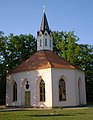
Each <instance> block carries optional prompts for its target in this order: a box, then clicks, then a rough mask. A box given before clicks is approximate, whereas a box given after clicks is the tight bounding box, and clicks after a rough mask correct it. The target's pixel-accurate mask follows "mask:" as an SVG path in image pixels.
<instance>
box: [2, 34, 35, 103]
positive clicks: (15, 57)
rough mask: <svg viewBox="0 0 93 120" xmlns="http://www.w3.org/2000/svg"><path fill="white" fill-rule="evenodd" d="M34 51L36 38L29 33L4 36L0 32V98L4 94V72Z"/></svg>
mask: <svg viewBox="0 0 93 120" xmlns="http://www.w3.org/2000/svg"><path fill="white" fill-rule="evenodd" d="M35 52H36V39H35V37H33V36H32V35H31V34H29V35H23V34H21V35H19V36H18V35H16V36H14V35H13V34H10V35H9V36H8V37H6V36H4V33H3V32H0V85H1V86H2V87H3V89H0V98H1V97H2V98H4V96H5V78H6V74H7V73H8V72H9V71H11V70H12V69H13V68H15V67H16V66H17V65H18V64H20V63H21V62H23V61H24V60H26V59H27V58H28V57H30V56H31V55H32V54H33V53H35ZM1 86H0V88H1ZM3 91H4V94H2V92H3ZM2 95H3V96H2ZM0 100H1V99H0ZM4 102H5V101H4V100H3V103H4Z"/></svg>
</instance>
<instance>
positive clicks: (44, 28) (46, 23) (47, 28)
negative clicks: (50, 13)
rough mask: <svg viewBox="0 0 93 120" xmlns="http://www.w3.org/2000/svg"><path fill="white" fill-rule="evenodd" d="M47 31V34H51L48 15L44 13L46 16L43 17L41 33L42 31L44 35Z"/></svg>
mask: <svg viewBox="0 0 93 120" xmlns="http://www.w3.org/2000/svg"><path fill="white" fill-rule="evenodd" d="M45 30H47V32H48V33H50V30H49V26H48V21H47V18H46V14H45V13H44V15H43V17H42V22H41V26H40V31H42V32H43V33H44V31H45Z"/></svg>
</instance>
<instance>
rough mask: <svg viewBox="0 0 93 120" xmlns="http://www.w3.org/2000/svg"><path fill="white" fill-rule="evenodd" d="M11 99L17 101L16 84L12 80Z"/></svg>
mask: <svg viewBox="0 0 93 120" xmlns="http://www.w3.org/2000/svg"><path fill="white" fill-rule="evenodd" d="M13 101H14V102H15V101H17V84H16V82H14V84H13Z"/></svg>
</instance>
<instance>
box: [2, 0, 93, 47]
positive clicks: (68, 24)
mask: <svg viewBox="0 0 93 120" xmlns="http://www.w3.org/2000/svg"><path fill="white" fill-rule="evenodd" d="M43 1H44V0H0V31H3V32H4V33H5V35H9V34H10V33H14V35H19V34H29V33H31V34H32V35H34V36H36V33H37V31H38V30H39V29H40V24H41V20H42V15H43ZM46 15H47V19H48V23H49V27H50V28H51V30H52V31H73V30H74V31H75V35H77V36H78V37H79V38H80V40H79V43H83V44H90V45H93V0H46Z"/></svg>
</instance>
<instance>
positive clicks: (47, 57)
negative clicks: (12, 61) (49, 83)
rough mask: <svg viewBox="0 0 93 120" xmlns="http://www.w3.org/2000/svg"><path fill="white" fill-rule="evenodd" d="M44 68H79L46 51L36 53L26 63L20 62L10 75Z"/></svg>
mask: <svg viewBox="0 0 93 120" xmlns="http://www.w3.org/2000/svg"><path fill="white" fill-rule="evenodd" d="M45 68H66V69H79V67H77V66H74V65H72V64H70V63H69V62H67V61H66V60H65V59H63V58H62V57H60V56H58V55H57V54H55V53H54V52H52V51H49V50H46V51H38V52H36V53H35V54H34V55H32V56H31V57H30V58H28V59H27V60H26V61H24V62H22V63H21V64H20V65H18V66H17V67H16V68H15V69H13V70H12V71H11V73H17V72H23V71H31V70H36V69H45Z"/></svg>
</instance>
